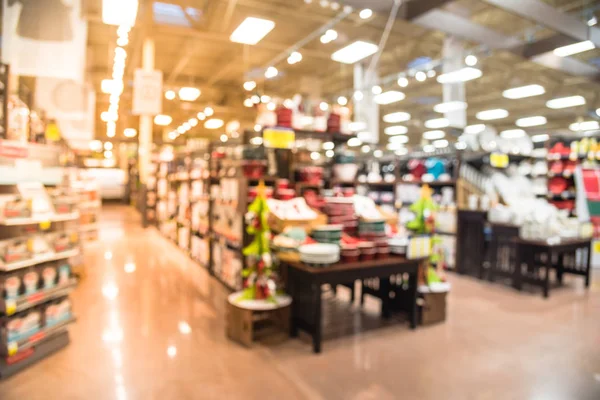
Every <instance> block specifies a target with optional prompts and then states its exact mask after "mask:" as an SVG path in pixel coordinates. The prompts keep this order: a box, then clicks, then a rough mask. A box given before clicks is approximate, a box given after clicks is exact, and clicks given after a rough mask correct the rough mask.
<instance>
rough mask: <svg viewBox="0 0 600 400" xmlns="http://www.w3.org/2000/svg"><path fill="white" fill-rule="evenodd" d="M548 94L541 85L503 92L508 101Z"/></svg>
mask: <svg viewBox="0 0 600 400" xmlns="http://www.w3.org/2000/svg"><path fill="white" fill-rule="evenodd" d="M544 93H546V89H544V87H543V86H541V85H527V86H520V87H516V88H512V89H507V90H505V91H504V92H502V96H504V97H506V98H507V99H512V100H515V99H523V98H525V97H532V96H539V95H541V94H544Z"/></svg>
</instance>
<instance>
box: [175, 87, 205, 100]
mask: <svg viewBox="0 0 600 400" xmlns="http://www.w3.org/2000/svg"><path fill="white" fill-rule="evenodd" d="M200 94H201V92H200V89H198V88H193V87H182V88H181V89H179V98H180V99H181V100H183V101H196V99H198V97H200Z"/></svg>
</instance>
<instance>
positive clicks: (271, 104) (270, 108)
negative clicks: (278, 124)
mask: <svg viewBox="0 0 600 400" xmlns="http://www.w3.org/2000/svg"><path fill="white" fill-rule="evenodd" d="M276 108H277V106H276V105H275V103H273V102H271V103H267V110H269V111H275V109H276Z"/></svg>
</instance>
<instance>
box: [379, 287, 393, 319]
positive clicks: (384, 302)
mask: <svg viewBox="0 0 600 400" xmlns="http://www.w3.org/2000/svg"><path fill="white" fill-rule="evenodd" d="M379 292H380V293H381V317H382V318H384V319H388V318H390V316H391V310H390V278H389V277H385V278H384V277H381V278H379Z"/></svg>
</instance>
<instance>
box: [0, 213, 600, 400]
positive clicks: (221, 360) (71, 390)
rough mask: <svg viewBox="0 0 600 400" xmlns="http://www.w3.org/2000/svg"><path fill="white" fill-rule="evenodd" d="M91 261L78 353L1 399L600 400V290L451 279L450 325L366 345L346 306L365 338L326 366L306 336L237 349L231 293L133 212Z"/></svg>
mask: <svg viewBox="0 0 600 400" xmlns="http://www.w3.org/2000/svg"><path fill="white" fill-rule="evenodd" d="M86 261H87V271H88V275H87V277H85V279H84V280H83V281H82V283H81V285H80V286H79V287H78V288H77V290H76V292H75V294H74V296H73V304H74V309H75V312H76V314H77V315H78V317H79V320H78V322H77V323H76V324H75V325H74V326H73V327H72V328H71V338H72V343H71V345H70V346H68V347H67V348H66V349H64V350H62V351H60V352H58V353H57V354H55V355H54V356H51V357H49V358H48V359H45V360H43V361H41V362H40V363H38V364H36V365H35V366H33V367H31V368H29V369H27V370H25V371H23V372H22V373H20V374H18V375H16V376H14V377H12V378H10V379H7V380H5V381H0V399H2V400H24V399H27V400H32V399H47V398H52V399H61V400H62V399H86V400H87V399H102V400H105V399H117V400H121V399H127V400H137V399H140V400H148V399H161V400H168V399H177V400H184V399H219V400H221V399H227V400H234V399H244V400H253V399H286V400H288V399H305V398H310V399H377V400H380V399H384V400H385V399H397V398H406V399H439V398H443V399H445V400H450V399H461V400H462V399H503V400H505V399H545V400H554V399H557V400H558V399H560V400H562V399H578V400H580V399H582V400H585V399H589V400H597V399H598V398H600V396H599V394H600V346H599V344H600V336H599V335H600V334H599V332H600V318H599V317H598V315H599V310H600V280H599V279H598V277H596V280H595V282H594V284H593V287H592V288H591V289H590V291H589V293H586V292H585V291H583V290H579V289H574V288H569V289H565V290H556V291H555V292H553V295H552V297H551V298H550V299H548V300H544V299H543V298H541V296H539V293H536V294H532V295H528V294H517V293H516V292H513V291H512V290H511V289H508V288H506V287H503V286H500V285H488V284H485V283H481V282H479V281H474V280H470V279H464V278H457V277H453V285H454V286H453V291H452V294H451V299H450V309H449V319H448V321H447V323H445V324H442V325H437V326H434V327H428V328H420V329H418V330H416V331H410V330H409V329H407V328H406V326H405V325H404V324H402V325H392V326H387V327H383V328H379V329H375V330H370V331H367V332H364V333H361V332H362V331H363V330H364V328H365V326H364V325H365V319H364V318H363V317H362V316H361V314H360V313H359V312H358V309H357V308H352V307H350V306H348V305H345V306H344V305H342V307H346V312H347V315H349V316H350V317H351V322H353V324H352V326H351V330H354V331H356V333H355V334H354V335H352V334H346V335H342V336H341V337H338V338H335V339H331V338H329V339H328V340H326V341H325V342H324V353H323V354H320V355H315V354H313V353H312V351H311V346H310V345H309V342H308V340H307V338H306V337H303V336H301V338H300V340H288V341H286V342H285V343H283V344H280V345H272V346H269V347H263V346H256V347H254V348H253V349H252V350H247V349H245V348H243V347H241V346H239V345H237V344H235V343H231V342H229V341H228V340H227V339H226V338H225V334H224V327H223V305H224V298H225V295H226V292H225V291H224V289H223V288H222V287H221V286H220V284H218V283H216V282H214V280H212V279H210V277H208V276H207V274H206V273H205V271H204V270H202V269H201V267H199V266H197V265H196V264H193V263H191V262H190V261H188V259H187V257H186V256H184V255H183V253H181V252H179V251H178V250H177V249H176V248H175V247H174V246H173V245H172V244H170V243H169V242H168V241H167V240H165V239H163V238H162V237H160V236H159V234H158V233H157V232H156V231H155V230H154V229H147V230H143V229H142V228H141V227H140V223H139V220H138V218H137V213H136V212H134V211H133V210H132V209H131V208H128V207H122V206H109V207H105V209H104V211H103V215H102V221H101V238H100V241H99V242H97V243H96V244H93V245H91V246H89V247H88V248H87V251H86ZM579 283H580V282H577V283H573V285H574V286H578V285H579ZM344 295H345V293H343V292H342V294H341V296H344ZM341 303H342V304H344V303H343V302H341ZM368 306H375V304H374V303H372V304H368ZM325 318H327V315H326V316H325ZM326 339H327V338H326Z"/></svg>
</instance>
